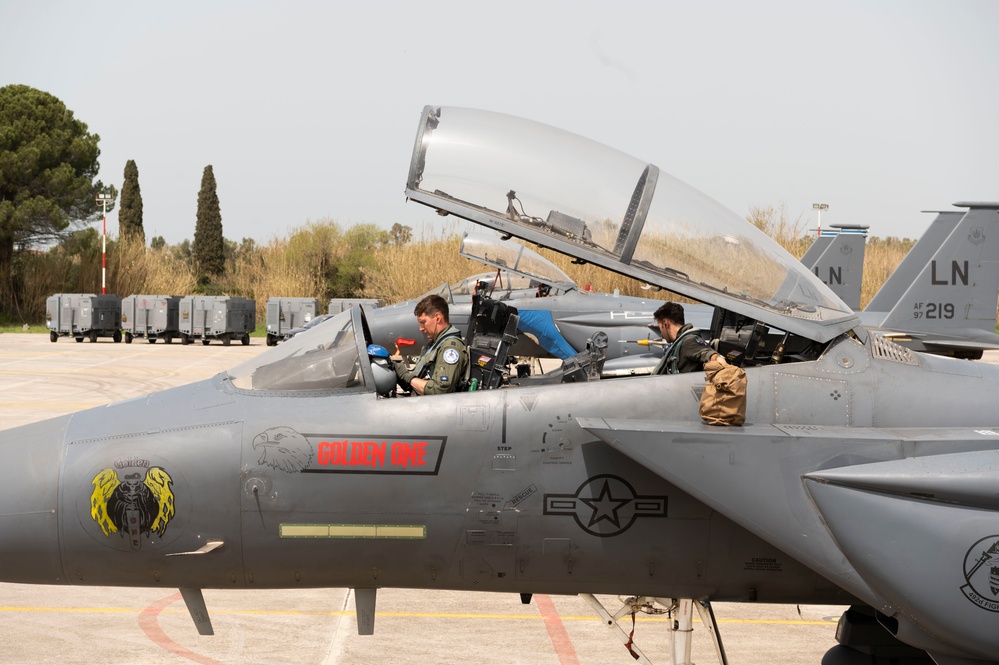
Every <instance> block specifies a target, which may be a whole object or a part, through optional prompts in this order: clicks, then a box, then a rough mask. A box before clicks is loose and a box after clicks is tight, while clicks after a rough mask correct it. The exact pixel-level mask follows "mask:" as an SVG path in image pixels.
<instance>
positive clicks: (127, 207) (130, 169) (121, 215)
mask: <svg viewBox="0 0 999 665" xmlns="http://www.w3.org/2000/svg"><path fill="white" fill-rule="evenodd" d="M119 205H120V207H119V208H118V232H119V234H120V235H121V238H122V240H125V239H135V240H139V241H141V242H142V244H143V245H144V244H146V232H145V230H144V229H143V228H142V192H141V191H140V190H139V169H138V167H137V166H136V165H135V160H133V159H130V160H128V162H127V163H126V164H125V182H124V184H122V186H121V203H120V204H119Z"/></svg>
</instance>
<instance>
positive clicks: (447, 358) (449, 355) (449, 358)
mask: <svg viewBox="0 0 999 665" xmlns="http://www.w3.org/2000/svg"><path fill="white" fill-rule="evenodd" d="M444 362H446V363H447V364H448V365H454V364H455V363H457V362H458V352H457V351H455V350H454V349H447V350H446V351H444Z"/></svg>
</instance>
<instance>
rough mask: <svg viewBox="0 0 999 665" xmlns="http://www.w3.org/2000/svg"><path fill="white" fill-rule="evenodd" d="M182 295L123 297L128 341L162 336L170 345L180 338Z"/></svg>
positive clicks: (153, 338) (123, 313)
mask: <svg viewBox="0 0 999 665" xmlns="http://www.w3.org/2000/svg"><path fill="white" fill-rule="evenodd" d="M179 323H180V296H163V295H155V296H150V295H135V296H128V297H127V298H122V299H121V329H122V330H123V331H124V332H125V343H126V344H131V343H132V338H133V337H145V338H147V339H148V340H149V343H150V344H153V343H155V342H156V340H157V339H162V340H163V341H164V342H166V343H167V344H169V343H170V342H172V341H173V340H174V339H175V338H177V337H180V328H179Z"/></svg>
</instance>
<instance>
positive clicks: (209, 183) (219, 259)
mask: <svg viewBox="0 0 999 665" xmlns="http://www.w3.org/2000/svg"><path fill="white" fill-rule="evenodd" d="M191 250H192V252H193V254H194V263H195V266H197V270H198V274H199V280H200V281H201V282H202V283H205V282H207V281H210V280H211V278H213V277H221V276H222V273H223V272H224V270H225V241H224V239H223V238H222V212H221V210H220V209H219V197H218V194H217V193H216V192H215V173H214V171H212V165H211V164H209V165H208V166H206V167H205V172H204V174H203V175H202V176H201V191H199V192H198V221H197V224H196V225H195V227H194V245H193V247H192V248H191Z"/></svg>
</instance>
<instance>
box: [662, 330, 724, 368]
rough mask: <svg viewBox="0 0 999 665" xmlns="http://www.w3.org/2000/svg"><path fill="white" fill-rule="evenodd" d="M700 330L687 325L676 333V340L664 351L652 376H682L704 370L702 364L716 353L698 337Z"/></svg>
mask: <svg viewBox="0 0 999 665" xmlns="http://www.w3.org/2000/svg"><path fill="white" fill-rule="evenodd" d="M700 332H701V331H700V330H698V329H697V328H695V327H694V326H692V325H691V324H689V323H686V324H684V326H683V327H682V328H680V330H678V331H677V333H676V340H675V341H674V342H673V343H672V344H670V346H669V348H668V349H666V353H665V355H663V357H662V358H661V359H660V360H659V364H657V365H656V369H655V371H653V372H652V373H653V374H683V373H685V372H698V371H700V370H702V369H704V363H706V362H708V360H710V359H711V356H713V355H714V354H716V353H718V352H717V351H715V350H714V348H712V347H711V345H710V344H709V343H708V342H706V341H705V340H704V339H703V338H702V337H700Z"/></svg>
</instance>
